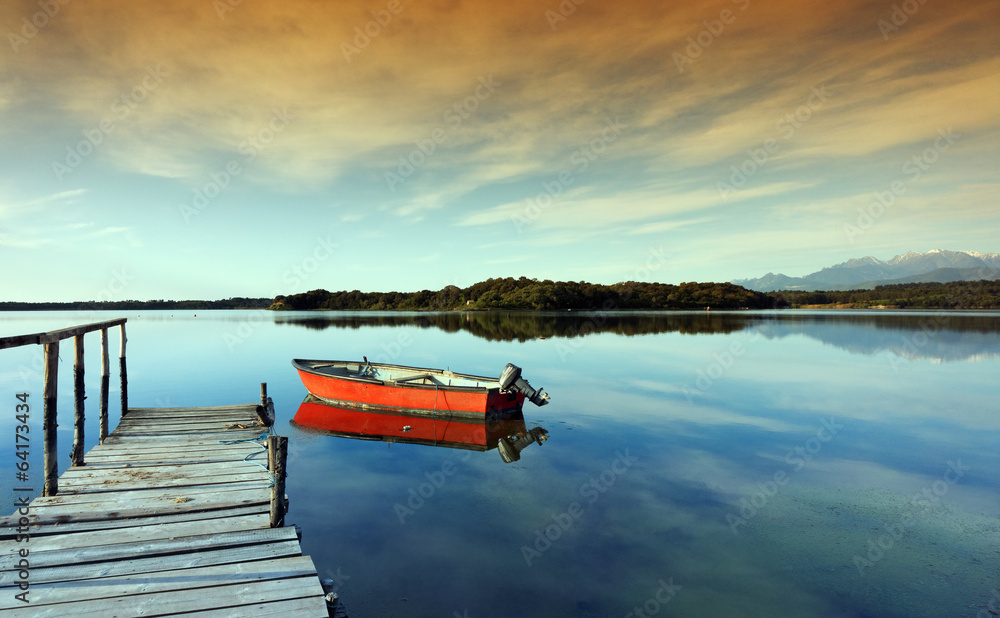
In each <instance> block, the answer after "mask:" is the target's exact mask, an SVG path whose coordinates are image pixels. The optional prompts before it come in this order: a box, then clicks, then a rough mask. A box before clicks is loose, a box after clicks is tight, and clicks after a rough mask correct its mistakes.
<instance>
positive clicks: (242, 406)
mask: <svg viewBox="0 0 1000 618" xmlns="http://www.w3.org/2000/svg"><path fill="white" fill-rule="evenodd" d="M231 410H250V411H252V412H254V414H256V412H255V411H256V410H257V404H256V403H239V404H235V405H228V406H196V407H185V408H129V409H128V413H129V415H130V416H131V414H132V413H133V412H138V413H140V414H144V415H147V414H148V415H156V414H159V415H165V416H169V415H171V414H177V413H180V414H196V413H206V412H228V411H231Z"/></svg>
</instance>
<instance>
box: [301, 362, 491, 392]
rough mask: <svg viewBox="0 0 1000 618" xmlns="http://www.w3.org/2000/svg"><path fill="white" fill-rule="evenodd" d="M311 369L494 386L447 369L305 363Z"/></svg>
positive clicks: (426, 382) (405, 381)
mask: <svg viewBox="0 0 1000 618" xmlns="http://www.w3.org/2000/svg"><path fill="white" fill-rule="evenodd" d="M307 365H308V366H310V368H311V369H313V370H314V371H317V372H319V373H323V374H326V375H330V376H343V377H345V378H371V379H374V380H382V381H383V382H395V383H397V384H419V385H424V386H462V387H466V388H496V387H497V386H498V384H497V380H495V379H477V378H476V377H475V376H464V375H458V374H456V373H454V372H452V371H447V370H444V371H442V370H427V369H407V368H404V367H386V366H376V365H366V364H365V363H347V364H343V363H336V364H334V363H315V364H311V363H307Z"/></svg>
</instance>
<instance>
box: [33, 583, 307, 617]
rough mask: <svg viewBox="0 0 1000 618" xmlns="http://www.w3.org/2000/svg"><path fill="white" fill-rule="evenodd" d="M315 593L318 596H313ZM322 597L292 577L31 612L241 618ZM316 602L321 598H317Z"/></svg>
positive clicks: (82, 602)
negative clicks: (262, 608)
mask: <svg viewBox="0 0 1000 618" xmlns="http://www.w3.org/2000/svg"><path fill="white" fill-rule="evenodd" d="M317 589H319V592H317ZM321 594H322V588H320V586H319V580H318V579H317V578H315V577H296V578H292V579H287V580H270V581H262V582H254V583H249V584H242V583H241V584H230V585H226V586H216V587H214V588H212V589H211V594H208V593H206V591H204V590H177V591H168V592H156V593H152V594H137V595H131V596H125V597H115V598H111V599H92V600H87V601H80V602H77V603H59V604H55V605H43V606H40V607H37V608H33V613H32V615H33V616H35V617H36V618H65V617H66V616H73V617H74V618H106V617H107V616H165V615H173V614H182V613H185V612H193V611H203V610H209V609H223V608H230V609H231V615H233V616H244V615H249V614H246V613H244V611H243V609H242V608H243V607H245V606H248V605H249V606H254V605H257V604H260V603H268V602H273V601H284V600H293V599H300V598H305V597H310V596H312V597H316V596H319V595H321ZM320 598H322V597H321V596H320Z"/></svg>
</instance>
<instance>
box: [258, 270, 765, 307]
mask: <svg viewBox="0 0 1000 618" xmlns="http://www.w3.org/2000/svg"><path fill="white" fill-rule="evenodd" d="M774 303H775V301H774V299H772V298H771V297H769V296H768V295H767V294H764V293H762V292H755V291H753V290H748V289H746V288H743V287H740V286H738V285H734V284H732V283H681V284H680V285H673V284H667V283H645V282H634V281H629V282H625V283H616V284H614V285H602V284H597V283H587V282H584V281H579V282H577V281H551V280H548V279H546V280H544V281H540V280H538V279H528V278H527V277H520V278H518V279H514V278H513V277H507V278H505V279H487V280H486V281H481V282H479V283H476V284H474V285H471V286H469V287H467V288H459V287H458V286H454V285H449V286H446V287H444V288H442V289H440V290H438V291H436V292H435V291H431V290H421V291H419V292H361V291H359V290H353V291H350V292H347V291H342V292H329V291H327V290H322V289H319V290H312V291H309V292H303V293H301V294H293V295H291V296H278V297H276V298H275V299H274V304H273V305H272V306H271V308H272V309H277V310H280V309H288V310H296V311H298V310H311V309H333V310H353V311H452V310H463V309H464V310H468V309H472V310H489V309H509V310H528V311H566V310H603V311H614V310H628V309H706V308H714V309H770V308H773V307H774V306H775V304H774Z"/></svg>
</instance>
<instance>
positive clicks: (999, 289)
mask: <svg viewBox="0 0 1000 618" xmlns="http://www.w3.org/2000/svg"><path fill="white" fill-rule="evenodd" d="M771 296H772V297H773V298H774V299H775V301H776V303H778V304H781V305H783V306H791V307H824V306H830V307H843V308H858V309H866V308H871V307H892V308H899V309H1000V281H990V280H981V281H952V282H950V283H896V284H892V285H880V286H876V287H875V288H873V289H870V290H844V291H833V292H800V291H782V292H771Z"/></svg>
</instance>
